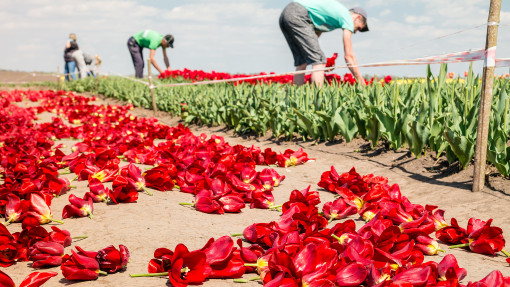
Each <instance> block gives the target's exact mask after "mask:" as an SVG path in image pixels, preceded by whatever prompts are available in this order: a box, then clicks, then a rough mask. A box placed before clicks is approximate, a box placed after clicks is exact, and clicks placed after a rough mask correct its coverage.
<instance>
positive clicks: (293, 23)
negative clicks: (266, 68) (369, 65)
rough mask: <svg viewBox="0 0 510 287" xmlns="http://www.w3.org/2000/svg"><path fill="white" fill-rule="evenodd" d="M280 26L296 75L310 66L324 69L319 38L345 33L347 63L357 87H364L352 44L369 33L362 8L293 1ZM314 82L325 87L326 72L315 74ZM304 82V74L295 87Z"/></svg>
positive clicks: (333, 1)
mask: <svg viewBox="0 0 510 287" xmlns="http://www.w3.org/2000/svg"><path fill="white" fill-rule="evenodd" d="M279 22H280V23H279V24H280V29H281V30H282V33H283V35H284V37H285V39H286V40H287V43H288V44H289V47H290V50H291V52H292V55H293V57H294V65H295V66H296V71H302V70H306V66H307V65H312V69H323V68H325V67H326V65H325V64H326V61H327V58H326V56H325V55H324V52H323V51H322V50H321V48H320V46H319V37H320V35H321V34H322V33H323V32H330V31H333V30H335V29H342V30H343V33H342V39H343V45H344V56H345V62H346V63H347V65H348V66H349V69H350V70H351V72H352V74H353V75H354V77H355V78H356V80H357V81H358V83H361V84H362V85H365V81H364V79H363V77H362V75H361V73H360V71H359V68H358V62H357V60H356V57H355V56H354V51H353V49H352V42H351V37H352V34H354V33H356V32H357V31H360V32H367V31H368V25H367V12H366V11H365V10H364V9H363V8H360V7H355V8H352V9H350V10H348V9H347V8H345V6H344V5H343V4H342V3H340V2H339V1H338V0H294V1H293V2H291V3H290V4H288V5H287V6H286V7H285V9H283V11H282V14H281V15H280V21H279ZM312 81H313V82H314V83H315V84H316V85H318V86H322V84H323V82H324V71H316V72H312ZM304 82H305V75H304V74H298V75H294V84H296V85H302V84H304Z"/></svg>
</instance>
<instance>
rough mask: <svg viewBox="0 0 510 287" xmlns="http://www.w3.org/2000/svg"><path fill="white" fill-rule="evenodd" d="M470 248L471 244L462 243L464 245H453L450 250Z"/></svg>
mask: <svg viewBox="0 0 510 287" xmlns="http://www.w3.org/2000/svg"><path fill="white" fill-rule="evenodd" d="M468 246H469V243H462V244H457V245H452V246H450V249H453V248H461V247H468Z"/></svg>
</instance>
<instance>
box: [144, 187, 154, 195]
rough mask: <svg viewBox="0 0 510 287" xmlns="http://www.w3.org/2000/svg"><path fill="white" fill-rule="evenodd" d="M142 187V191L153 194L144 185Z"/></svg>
mask: <svg viewBox="0 0 510 287" xmlns="http://www.w3.org/2000/svg"><path fill="white" fill-rule="evenodd" d="M142 189H143V191H144V192H145V193H147V194H148V195H150V196H153V194H152V192H150V190H148V189H147V188H146V187H145V186H144V187H142Z"/></svg>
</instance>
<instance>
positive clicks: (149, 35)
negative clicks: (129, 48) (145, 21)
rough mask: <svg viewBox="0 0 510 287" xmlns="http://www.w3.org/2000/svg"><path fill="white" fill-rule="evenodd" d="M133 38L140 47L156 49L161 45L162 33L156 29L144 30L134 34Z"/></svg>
mask: <svg viewBox="0 0 510 287" xmlns="http://www.w3.org/2000/svg"><path fill="white" fill-rule="evenodd" d="M133 38H135V41H136V43H138V45H140V47H143V48H149V49H151V50H156V49H157V48H158V47H159V46H161V40H163V35H161V34H159V33H158V32H156V31H152V30H145V31H141V32H138V33H136V34H134V35H133Z"/></svg>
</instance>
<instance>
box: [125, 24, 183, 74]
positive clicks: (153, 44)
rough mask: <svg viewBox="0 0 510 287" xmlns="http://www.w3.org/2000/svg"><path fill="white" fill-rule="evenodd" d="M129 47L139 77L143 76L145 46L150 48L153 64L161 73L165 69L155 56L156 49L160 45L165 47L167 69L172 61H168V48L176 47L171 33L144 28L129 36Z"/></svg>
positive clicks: (164, 57) (164, 54) (150, 57)
mask: <svg viewBox="0 0 510 287" xmlns="http://www.w3.org/2000/svg"><path fill="white" fill-rule="evenodd" d="M127 45H128V49H129V52H130V53H131V58H132V60H133V65H134V66H135V76H136V77H137V78H143V67H144V64H145V63H144V61H143V53H142V52H143V48H148V49H150V50H151V51H150V55H149V59H150V62H151V64H152V65H153V66H154V68H156V70H158V72H159V73H160V74H161V73H163V70H162V69H161V68H160V67H159V66H158V63H156V60H155V59H154V56H155V55H156V49H157V48H159V47H162V48H163V59H164V61H165V65H166V68H167V70H170V61H168V57H167V55H166V48H168V47H170V48H173V47H174V37H173V36H172V35H170V34H167V35H165V36H163V35H161V34H160V33H158V32H156V31H153V30H144V31H140V32H138V33H136V34H134V35H133V36H132V37H130V38H129V40H128V42H127Z"/></svg>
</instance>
